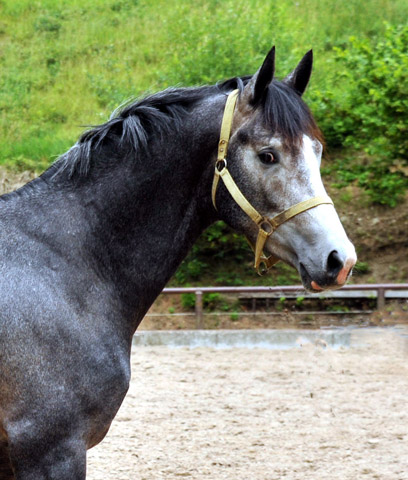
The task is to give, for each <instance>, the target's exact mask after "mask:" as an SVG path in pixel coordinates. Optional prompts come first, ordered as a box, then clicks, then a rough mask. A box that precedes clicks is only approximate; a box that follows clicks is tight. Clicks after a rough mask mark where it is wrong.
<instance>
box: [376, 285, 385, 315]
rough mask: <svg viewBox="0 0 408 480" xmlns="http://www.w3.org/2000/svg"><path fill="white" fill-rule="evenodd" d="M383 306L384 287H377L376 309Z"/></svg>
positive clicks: (380, 308)
mask: <svg viewBox="0 0 408 480" xmlns="http://www.w3.org/2000/svg"><path fill="white" fill-rule="evenodd" d="M384 307H385V288H378V289H377V310H382V309H383V308H384Z"/></svg>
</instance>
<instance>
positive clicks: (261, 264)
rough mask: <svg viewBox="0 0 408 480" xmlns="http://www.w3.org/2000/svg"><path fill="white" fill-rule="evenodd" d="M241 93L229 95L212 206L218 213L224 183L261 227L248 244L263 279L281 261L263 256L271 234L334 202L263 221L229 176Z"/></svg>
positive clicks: (310, 203)
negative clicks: (230, 144) (220, 185)
mask: <svg viewBox="0 0 408 480" xmlns="http://www.w3.org/2000/svg"><path fill="white" fill-rule="evenodd" d="M238 93H239V91H238V90H234V91H232V92H231V93H230V94H229V95H228V98H227V103H226V104H225V109H224V116H223V118H222V124H221V133H220V141H219V143H218V155H217V161H216V163H215V172H214V179H213V185H212V192H211V196H212V202H213V205H214V207H215V209H217V206H216V202H215V197H216V194H217V187H218V182H219V179H220V178H221V179H222V181H223V182H224V185H225V187H226V188H227V190H228V191H229V193H230V195H231V196H232V198H233V199H234V200H235V202H236V203H237V204H238V205H239V206H240V207H241V209H242V210H243V211H244V212H245V213H246V214H247V215H248V217H250V218H251V219H252V220H253V221H254V222H255V223H256V225H257V227H258V236H257V239H256V243H255V245H253V244H252V242H251V241H250V240H248V242H249V244H250V245H251V247H252V249H253V251H254V254H255V262H254V268H255V270H256V271H257V272H258V273H259V274H260V275H263V274H264V273H266V272H267V271H268V270H269V269H270V268H271V267H272V266H273V265H275V263H277V262H278V261H279V258H278V257H275V256H274V255H269V256H266V255H264V253H263V249H264V247H265V243H266V241H267V239H268V238H269V237H270V236H271V235H272V233H273V232H274V231H275V230H276V229H277V228H278V227H279V226H280V225H282V224H283V223H285V222H287V221H288V220H290V219H291V218H293V217H295V216H296V215H299V213H302V212H305V211H306V210H310V209H311V208H314V207H317V206H318V205H323V204H328V205H333V202H332V200H331V199H330V198H329V197H327V196H320V197H313V198H309V199H308V200H305V201H303V202H300V203H297V204H296V205H292V206H291V207H290V208H288V209H287V210H284V211H283V212H281V213H279V214H278V215H276V216H275V217H273V218H268V217H264V216H263V215H261V214H260V213H259V212H258V211H257V210H256V209H255V208H254V207H253V206H252V205H251V204H250V203H249V202H248V200H247V199H246V198H245V196H244V195H243V193H242V192H241V190H240V189H239V188H238V186H237V184H236V183H235V181H234V179H233V178H232V176H231V174H230V172H229V171H228V168H227V158H226V157H227V149H228V142H229V139H230V135H231V126H232V120H233V117H234V110H235V104H236V102H237V98H238Z"/></svg>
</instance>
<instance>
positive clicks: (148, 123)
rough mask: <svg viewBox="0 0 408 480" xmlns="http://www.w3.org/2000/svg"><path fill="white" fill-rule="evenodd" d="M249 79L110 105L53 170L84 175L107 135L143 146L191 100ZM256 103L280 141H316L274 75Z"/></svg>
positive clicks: (297, 103) (301, 109)
mask: <svg viewBox="0 0 408 480" xmlns="http://www.w3.org/2000/svg"><path fill="white" fill-rule="evenodd" d="M250 78H251V77H250V76H246V77H241V78H239V77H237V78H232V79H229V80H227V81H224V82H222V83H220V84H217V85H211V86H203V87H190V88H168V89H166V90H163V91H161V92H158V93H155V94H153V95H149V96H147V97H145V98H143V99H141V100H136V101H132V102H130V103H129V102H128V103H127V104H125V105H124V106H121V107H119V108H118V109H116V110H115V111H114V112H113V113H112V115H111V118H110V119H109V120H108V121H107V122H106V123H104V124H101V125H97V126H94V127H92V128H91V129H89V130H87V131H86V132H84V133H83V134H82V135H81V137H80V138H79V140H78V142H77V143H76V144H75V145H74V146H73V147H72V148H71V149H70V150H68V152H66V153H65V154H63V155H62V156H61V157H60V158H59V161H58V162H57V165H58V168H57V169H56V170H57V172H59V171H68V173H69V176H72V175H74V174H76V173H78V174H79V175H80V176H86V175H87V173H88V172H89V170H90V168H91V163H92V154H93V152H94V151H95V150H96V149H98V147H100V146H101V145H102V144H103V143H104V142H105V141H108V140H111V141H112V140H113V141H114V142H115V144H116V146H117V147H118V148H120V147H121V146H124V145H125V146H126V147H127V148H129V147H130V148H131V149H132V151H134V152H135V153H139V152H143V151H146V150H147V147H148V141H149V138H150V136H151V135H152V134H156V135H163V134H165V133H166V132H168V131H169V130H173V129H180V128H182V124H183V119H184V118H185V115H186V113H187V112H188V110H189V109H190V108H191V107H192V106H193V105H194V104H195V103H196V102H199V101H201V100H203V99H204V98H206V97H208V96H210V95H212V94H215V93H217V92H224V93H225V94H228V93H229V92H230V91H231V90H233V89H235V88H238V89H239V90H240V91H242V90H243V89H244V86H245V85H246V84H247V82H248V81H249V79H250ZM262 108H263V114H264V120H265V122H266V124H267V125H268V126H269V127H270V128H271V129H272V131H276V132H277V133H279V134H280V135H281V136H282V137H283V139H284V142H285V143H287V144H290V143H292V144H293V143H297V142H298V141H299V140H300V139H301V137H302V135H303V134H304V133H306V134H308V135H310V136H313V137H315V138H319V139H320V140H322V136H321V133H320V130H319V128H318V127H317V125H316V123H315V121H314V119H313V116H312V114H311V113H310V110H309V109H308V107H307V105H306V104H305V103H304V102H303V101H302V100H301V98H300V97H299V95H298V94H297V93H296V92H295V91H294V90H293V89H291V88H290V87H289V86H287V85H286V84H285V83H283V82H279V81H276V80H274V81H273V82H272V83H271V84H270V86H269V89H268V93H267V95H266V98H265V99H264V102H263V106H262ZM322 141H323V140H322Z"/></svg>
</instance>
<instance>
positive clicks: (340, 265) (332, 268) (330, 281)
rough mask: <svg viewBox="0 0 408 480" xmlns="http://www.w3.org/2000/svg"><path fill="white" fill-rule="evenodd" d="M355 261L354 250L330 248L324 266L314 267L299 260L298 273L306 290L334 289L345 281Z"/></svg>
mask: <svg viewBox="0 0 408 480" xmlns="http://www.w3.org/2000/svg"><path fill="white" fill-rule="evenodd" d="M356 261H357V256H356V254H355V253H354V252H353V253H349V254H345V253H339V252H338V251H337V250H332V251H331V252H330V253H329V255H328V257H327V259H326V262H325V268H323V269H316V268H313V266H311V265H308V266H305V264H303V263H302V262H300V264H299V273H300V276H301V278H302V282H303V285H304V287H305V288H306V289H307V290H310V291H312V292H321V291H323V290H334V289H337V288H340V287H342V286H343V285H344V284H345V283H346V281H347V279H348V278H349V277H350V275H351V273H352V270H353V267H354V265H355V264H356Z"/></svg>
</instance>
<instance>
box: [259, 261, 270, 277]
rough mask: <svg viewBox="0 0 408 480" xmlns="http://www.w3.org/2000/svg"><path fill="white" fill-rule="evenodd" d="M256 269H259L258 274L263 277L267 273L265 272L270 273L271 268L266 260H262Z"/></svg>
mask: <svg viewBox="0 0 408 480" xmlns="http://www.w3.org/2000/svg"><path fill="white" fill-rule="evenodd" d="M256 271H257V273H258V275H259V276H261V277H262V275H265V273H268V271H269V268H268V265H267V263H266V262H265V260H261V261H260V263H259V265H258V267H257V269H256Z"/></svg>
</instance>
